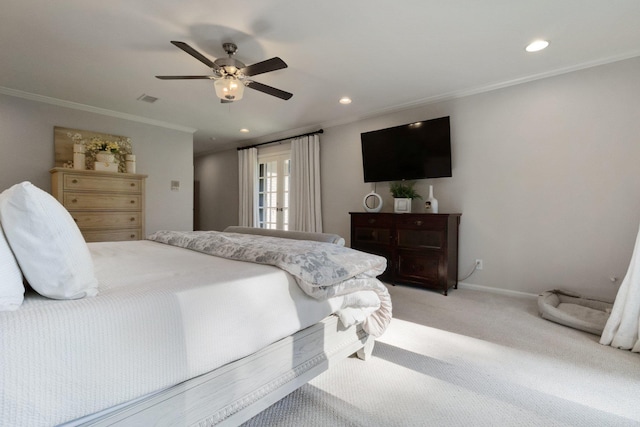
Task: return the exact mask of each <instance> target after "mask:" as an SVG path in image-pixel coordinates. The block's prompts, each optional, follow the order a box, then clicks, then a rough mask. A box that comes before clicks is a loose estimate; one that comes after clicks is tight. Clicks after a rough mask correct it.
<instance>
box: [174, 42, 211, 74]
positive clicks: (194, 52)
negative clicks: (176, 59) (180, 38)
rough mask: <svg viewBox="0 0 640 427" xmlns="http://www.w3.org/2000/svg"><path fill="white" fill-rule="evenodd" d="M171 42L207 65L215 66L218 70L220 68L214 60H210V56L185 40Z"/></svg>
mask: <svg viewBox="0 0 640 427" xmlns="http://www.w3.org/2000/svg"><path fill="white" fill-rule="evenodd" d="M171 44H173V45H174V46H177V47H179V48H180V49H182V50H184V51H185V52H187V53H188V54H189V55H191V56H193V57H194V58H196V59H197V60H198V61H200V62H202V63H203V64H204V65H206V66H207V67H209V68H213V69H214V70H217V69H219V68H220V67H218V66H217V65H216V64H215V63H214V62H213V61H212V60H210V59H209V58H207V57H206V56H204V55H203V54H201V53H200V52H198V51H197V50H195V49H194V48H192V47H191V46H189V45H188V44H186V43H185V42H177V41H171Z"/></svg>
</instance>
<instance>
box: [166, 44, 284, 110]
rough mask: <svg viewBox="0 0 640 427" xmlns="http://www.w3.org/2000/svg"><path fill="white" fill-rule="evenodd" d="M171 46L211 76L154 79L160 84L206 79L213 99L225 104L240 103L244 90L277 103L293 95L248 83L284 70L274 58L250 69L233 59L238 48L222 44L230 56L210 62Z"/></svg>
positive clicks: (185, 47) (191, 51)
mask: <svg viewBox="0 0 640 427" xmlns="http://www.w3.org/2000/svg"><path fill="white" fill-rule="evenodd" d="M171 43H172V44H173V45H175V46H177V47H179V48H180V49H182V50H184V51H185V52H187V53H188V54H189V55H191V56H193V57H194V58H196V59H197V60H198V61H200V62H202V63H203V64H205V65H206V66H207V67H209V68H211V70H212V71H213V75H210V76H156V77H157V78H159V79H161V80H191V79H208V80H214V83H213V85H214V88H215V90H216V95H217V96H218V98H220V100H221V102H223V103H228V102H234V101H239V100H241V99H242V95H243V93H244V88H245V86H246V87H249V88H251V89H254V90H257V91H259V92H263V93H266V94H267V95H272V96H275V97H277V98H280V99H284V100H287V99H290V98H291V97H292V96H293V94H292V93H289V92H285V91H283V90H280V89H276V88H275V87H271V86H267V85H265V84H262V83H258V82H256V81H253V80H251V79H249V78H248V77H252V76H255V75H258V74H263V73H268V72H270V71H275V70H280V69H282V68H287V64H286V63H285V62H284V61H283V60H282V59H280V58H278V57H275V58H271V59H267V60H266V61H262V62H257V63H255V64H253V65H244V64H243V63H242V62H240V61H238V60H237V59H235V58H233V55H235V53H236V51H237V50H238V47H237V46H236V45H235V44H233V43H223V44H222V47H223V49H224V51H225V52H227V54H228V55H229V57H228V58H218V59H216V60H215V61H211V60H210V59H209V58H207V57H206V56H204V55H202V54H201V53H200V52H198V51H197V50H195V49H194V48H192V47H191V46H189V45H188V44H186V43H184V42H178V41H172V42H171Z"/></svg>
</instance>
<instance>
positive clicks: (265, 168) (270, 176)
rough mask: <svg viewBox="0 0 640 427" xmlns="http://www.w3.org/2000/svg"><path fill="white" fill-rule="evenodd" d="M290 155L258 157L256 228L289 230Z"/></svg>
mask: <svg viewBox="0 0 640 427" xmlns="http://www.w3.org/2000/svg"><path fill="white" fill-rule="evenodd" d="M290 172H291V156H290V153H288V152H287V153H286V154H277V155H265V156H260V155H259V156H258V227H260V228H270V229H276V230H288V229H289V175H290Z"/></svg>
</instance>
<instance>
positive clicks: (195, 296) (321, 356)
mask: <svg viewBox="0 0 640 427" xmlns="http://www.w3.org/2000/svg"><path fill="white" fill-rule="evenodd" d="M12 188H13V187H12ZM29 191H31V192H33V191H35V190H34V189H32V188H29ZM36 194H37V195H38V198H40V199H42V200H46V203H44V204H43V205H42V206H41V207H42V211H43V212H41V214H43V215H44V217H43V218H44V220H45V221H44V222H46V223H48V224H46V227H49V228H52V227H53V228H55V227H56V224H57V223H58V222H64V223H65V227H66V228H67V229H68V228H69V227H71V226H70V225H69V224H68V223H66V222H65V221H66V220H65V221H58V220H57V219H56V215H59V216H60V217H61V218H62V217H64V214H63V213H59V212H58V211H57V209H58V207H57V205H53V204H51V205H50V204H49V203H52V202H51V201H50V200H48V199H47V198H46V196H44V195H42V194H40V193H38V192H37V191H36ZM2 195H4V196H2ZM2 195H0V225H1V226H2V228H3V229H4V234H5V235H6V240H7V241H8V242H9V247H10V248H11V251H12V252H13V253H14V254H15V257H16V259H17V261H18V262H17V264H18V266H19V268H20V269H21V271H22V273H23V274H24V276H25V278H27V279H28V280H29V282H30V283H31V282H32V281H33V283H38V282H37V280H36V279H37V277H36V276H34V275H33V274H32V273H29V274H27V272H30V268H32V267H30V266H29V265H28V261H26V260H25V259H24V258H25V254H24V253H22V251H23V249H24V248H21V247H20V245H19V244H18V243H19V242H17V240H16V234H15V233H16V231H15V230H17V229H20V227H19V226H18V225H16V224H15V223H13V222H12V221H14V220H15V218H14V219H12V215H11V212H10V211H11V207H8V204H9V202H7V195H6V194H5V193H2ZM42 200H41V201H42ZM54 200H55V199H54ZM54 206H55V208H54ZM33 209H35V208H34V207H32V206H31V207H29V209H28V210H29V215H28V216H29V217H30V218H31V217H32V216H34V215H35V213H34V212H32V210H33ZM36 210H37V209H36ZM53 211H55V212H56V214H55V215H53V216H52V212H53ZM20 213H21V217H24V213H25V211H24V209H22V210H20ZM16 217H17V216H16ZM43 227H44V226H43ZM26 228H29V229H31V230H32V231H33V229H34V227H33V224H30V226H29V227H26ZM63 228H64V227H63ZM36 229H37V227H36ZM71 229H73V227H71ZM66 231H68V230H66ZM235 231H236V232H235V233H232V232H222V233H218V232H202V233H198V232H173V231H163V232H157V233H154V235H152V236H150V237H149V240H143V241H137V242H102V243H90V244H88V245H87V244H85V245H86V250H87V253H88V254H89V255H88V256H89V257H90V258H91V263H92V264H93V274H94V275H95V277H96V279H97V283H96V284H95V286H96V287H95V289H94V288H91V286H94V284H91V285H90V286H89V287H88V288H87V289H85V291H84V292H85V294H86V295H82V296H83V297H78V289H73V292H72V294H73V295H71V296H72V297H73V298H71V299H69V298H64V297H62V296H60V295H55V296H53V297H52V296H43V295H42V294H41V292H42V293H46V292H44V291H42V290H41V289H40V285H38V287H37V288H36V290H28V291H27V292H25V293H24V298H23V301H21V302H20V303H19V304H18V307H12V308H10V309H7V310H4V311H0V347H1V348H2V351H1V352H0V381H1V384H2V385H1V387H2V388H1V390H0V392H1V394H0V405H1V406H0V419H1V420H2V424H3V425H20V426H22V425H34V426H39V425H60V424H61V425H67V426H72V425H73V426H75V425H97V426H106V425H127V426H130V425H141V426H148V425H171V426H177V425H198V426H208V425H238V424H240V423H242V422H244V421H246V420H248V419H249V418H251V417H252V416H254V415H255V414H257V413H259V412H260V411H262V410H263V409H265V408H266V407H268V406H269V405H271V404H272V403H274V402H276V401H277V400H279V399H280V398H282V397H284V396H285V395H287V394H288V393H290V392H291V391H293V390H295V389H296V388H298V387H300V386H301V385H303V384H305V383H306V382H308V381H309V380H310V379H312V378H313V377H315V376H316V375H318V374H319V373H321V372H323V371H324V370H326V369H328V368H329V367H330V366H331V365H332V364H333V363H335V362H336V361H338V360H340V359H343V358H345V357H348V356H349V355H352V354H354V353H356V354H358V356H359V357H361V358H365V359H366V357H367V356H368V355H370V354H371V350H372V348H373V340H374V338H375V336H377V335H380V334H381V333H382V332H384V329H385V328H386V325H387V324H388V322H389V320H390V316H391V303H390V300H389V298H388V293H387V292H386V288H385V287H384V286H383V285H382V284H381V283H380V282H379V281H378V280H377V279H375V276H376V275H377V274H379V273H380V272H381V271H383V270H384V263H383V264H382V265H380V261H381V260H380V259H378V258H379V257H375V256H371V255H368V254H362V253H358V252H357V251H353V250H351V249H349V248H344V247H342V246H340V245H339V244H335V243H338V242H337V241H336V242H334V243H327V242H323V241H310V240H304V239H303V240H299V239H301V238H302V237H303V236H300V235H297V236H293V235H292V237H296V238H295V239H290V238H287V236H286V234H285V235H279V236H269V235H266V236H263V235H252V234H246V233H242V232H238V231H242V230H235ZM57 232H58V234H59V230H57ZM38 233H44V232H43V231H38ZM74 233H75V231H74V232H71V234H73V235H74V236H76V237H77V235H75V234H74ZM0 237H2V233H0ZM320 237H323V236H320ZM52 239H54V240H55V233H53V234H51V235H48V236H46V237H45V239H44V241H45V242H47V244H46V245H45V244H44V243H43V242H42V241H40V243H39V244H40V246H39V248H40V250H39V251H38V254H35V252H34V250H33V248H32V250H31V256H30V257H29V259H31V258H33V257H42V255H41V254H40V252H46V249H45V248H44V246H46V247H48V246H55V248H54V249H55V250H54V251H52V252H55V253H56V255H58V256H60V254H59V252H61V250H60V247H58V246H56V245H54V244H53V243H52V242H51V240H52ZM1 240H2V239H0V257H2V256H6V251H5V252H4V255H3V252H2V246H1V245H2V243H1ZM41 240H42V239H41ZM221 241H225V242H227V243H229V245H227V246H225V245H222V244H221V243H220V242H221ZM207 242H209V243H207ZM212 242H213V243H212ZM75 244H77V242H75ZM223 246H225V247H223ZM230 248H231V249H230ZM276 248H279V249H276ZM283 248H284V249H283ZM216 251H218V252H219V253H217V254H215V252H216ZM63 252H65V253H72V254H75V253H74V252H73V250H72V249H67V250H66V251H63ZM220 252H223V253H220ZM19 254H21V255H19ZM260 254H262V255H260ZM264 254H268V255H269V256H267V257H265V256H264ZM292 255H294V256H293V258H296V257H297V258H300V259H302V260H303V263H302V264H300V263H298V264H297V265H296V263H295V262H293V263H290V261H291V258H292ZM79 257H80V256H79V255H78V254H75V255H74V256H68V257H66V258H65V259H63V260H62V261H60V260H59V259H58V260H56V261H57V262H58V264H55V266H56V269H55V270H51V271H49V274H53V272H54V271H56V272H59V270H64V271H66V269H67V268H66V267H64V266H63V264H62V262H63V261H64V262H68V263H71V264H73V263H74V262H75V263H77V259H78V258H79ZM269 257H271V258H272V259H269ZM5 258H6V257H5ZM358 260H359V261H358ZM41 262H44V261H42V260H41ZM47 262H48V261H47ZM341 262H344V265H343V266H340V267H337V265H339V264H335V265H334V263H341ZM359 263H364V264H366V268H365V269H362V268H361V267H362V266H360V267H358V268H357V269H356V270H357V271H359V272H358V273H356V274H354V271H356V270H354V268H355V267H354V265H358V264H359ZM45 264H46V263H45ZM82 265H84V263H83V264H82ZM3 267H4V266H3ZM323 269H326V270H328V271H327V272H324V273H323V274H324V275H325V276H326V275H327V274H329V275H330V276H332V277H331V278H329V279H326V277H325V279H326V280H325V281H324V282H323V281H322V280H324V279H322V280H319V281H318V280H316V281H314V280H315V279H317V277H315V279H314V276H317V275H318V274H319V272H321V271H322V270H323ZM380 269H381V270H380ZM342 270H345V271H342ZM7 271H8V270H7ZM32 279H33V280H32ZM49 280H53V279H49ZM2 286H3V287H5V284H4V283H3V285H2ZM52 289H53V288H52ZM54 290H55V291H56V292H59V291H60V289H58V288H55V289H54ZM94 291H95V293H96V294H95V295H94V296H92V295H91V294H92V293H93V292H94ZM2 298H3V296H2V295H0V301H5V302H6V301H7V299H6V298H5V299H4V300H2ZM54 298H57V299H54Z"/></svg>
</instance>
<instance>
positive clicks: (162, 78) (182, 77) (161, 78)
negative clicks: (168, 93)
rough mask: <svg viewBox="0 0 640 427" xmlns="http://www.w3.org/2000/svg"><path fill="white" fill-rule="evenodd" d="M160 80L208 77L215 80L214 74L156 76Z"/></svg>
mask: <svg viewBox="0 0 640 427" xmlns="http://www.w3.org/2000/svg"><path fill="white" fill-rule="evenodd" d="M156 78H158V79H160V80H195V79H208V80H213V76H156Z"/></svg>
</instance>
